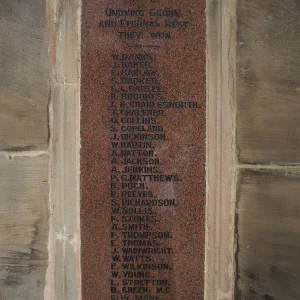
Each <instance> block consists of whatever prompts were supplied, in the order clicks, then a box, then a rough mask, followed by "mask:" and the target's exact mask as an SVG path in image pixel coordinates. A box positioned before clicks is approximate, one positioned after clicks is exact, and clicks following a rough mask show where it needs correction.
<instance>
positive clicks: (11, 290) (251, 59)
mask: <svg viewBox="0 0 300 300" xmlns="http://www.w3.org/2000/svg"><path fill="white" fill-rule="evenodd" d="M80 5H81V4H80V1H79V0H75V1H71V0H66V1H62V0H48V1H46V0H36V1H17V0H3V1H1V3H0V16H1V18H0V24H1V26H0V33H1V37H2V39H1V43H0V57H1V59H0V66H1V74H0V88H1V94H0V106H1V110H0V213H1V219H0V225H1V226H0V241H1V243H0V299H1V300H2V299H3V300H41V299H46V300H56V299H57V300H65V299H68V300H74V299H80V298H81V290H80V286H81V284H80V282H81V278H80V277H81V271H80V233H79V227H80V226H79V225H80V224H79V219H80V218H79V208H80V201H79V200H80V191H79V148H80V136H79V112H80V102H79V94H80V90H79V86H80V85H79V81H80V13H81V7H80ZM299 15H300V6H299V3H298V1H297V0H284V1H282V0H264V1H261V0H251V1H250V0H222V1H217V0H208V1H207V19H208V30H207V55H208V64H207V90H208V93H207V118H208V125H207V209H206V272H205V278H206V279H205V280H206V283H205V299H207V300H208V299H209V300H229V299H230V300H233V299H235V300H242V299H245V300H279V299H280V300H281V299H284V300H295V299H299V298H300V294H299V289H298V285H299V280H298V278H299V276H300V268H299V263H298V262H299V260H300V257H299V253H300V249H299V248H300V242H299V241H300V236H299V226H300V224H299V211H300V207H299V205H300V204H299V201H298V198H299V192H300V191H299V189H300V188H299V186H300V185H299V183H300V167H299V155H300V146H299V145H300V144H299V128H300V127H299V111H300V110H299V72H300V70H299V68H300V65H299V53H300V52H299V51H300V39H299V29H300V28H299V27H300V22H299Z"/></svg>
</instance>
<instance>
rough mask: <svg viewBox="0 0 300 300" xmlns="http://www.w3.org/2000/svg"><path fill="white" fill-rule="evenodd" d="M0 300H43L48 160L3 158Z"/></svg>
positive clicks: (0, 167)
mask: <svg viewBox="0 0 300 300" xmlns="http://www.w3.org/2000/svg"><path fill="white" fill-rule="evenodd" d="M0 212H1V218H0V241H1V243H0V299H1V300H41V299H43V293H44V286H45V274H46V269H47V264H48V254H47V245H48V231H49V230H48V156H46V155H43V156H38V157H14V158H12V159H10V160H9V158H7V157H4V156H0Z"/></svg>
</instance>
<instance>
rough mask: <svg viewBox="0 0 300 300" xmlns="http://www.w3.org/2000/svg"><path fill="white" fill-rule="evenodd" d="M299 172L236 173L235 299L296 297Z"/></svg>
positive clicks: (298, 292)
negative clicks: (236, 243)
mask: <svg viewBox="0 0 300 300" xmlns="http://www.w3.org/2000/svg"><path fill="white" fill-rule="evenodd" d="M299 194H300V174H299V172H291V171H268V170H256V171H251V170H244V171H242V172H241V173H240V175H239V185H238V209H237V213H238V219H237V238H238V251H237V286H236V298H235V299H236V300H242V299H243V300H282V299H284V300H296V299H300V290H299V277H300V264H299V261H300V232H299V228H300V201H299Z"/></svg>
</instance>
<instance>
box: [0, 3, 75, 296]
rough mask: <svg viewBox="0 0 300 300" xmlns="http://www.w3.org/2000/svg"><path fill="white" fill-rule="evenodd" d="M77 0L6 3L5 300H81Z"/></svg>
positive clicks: (0, 9)
mask: <svg viewBox="0 0 300 300" xmlns="http://www.w3.org/2000/svg"><path fill="white" fill-rule="evenodd" d="M79 21H80V2H79V1H54V0H49V1H46V0H36V1H16V0H4V1H1V3H0V24H1V26H0V34H1V43H0V57H1V59H0V67H1V75H0V88H1V95H0V106H1V110H0V213H1V219H0V224H1V226H0V240H1V243H0V299H1V300H41V299H49V300H50V299H59V300H62V299H72V300H73V299H79V297H80V284H79V282H80V271H79V268H80V267H79V265H80V260H79V241H80V239H79V215H78V214H79V189H78V186H79V179H78V178H79V156H78V153H79V125H78V124H77V122H78V121H79V110H80V106H79V88H78V86H79V73H80V68H79V67H80V54H79V53H80V44H79V43H80V34H79V33H80V31H79Z"/></svg>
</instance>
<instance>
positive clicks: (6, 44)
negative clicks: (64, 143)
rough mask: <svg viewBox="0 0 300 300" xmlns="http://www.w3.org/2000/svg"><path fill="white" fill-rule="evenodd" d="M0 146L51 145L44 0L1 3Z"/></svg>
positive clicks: (11, 147) (4, 0)
mask: <svg viewBox="0 0 300 300" xmlns="http://www.w3.org/2000/svg"><path fill="white" fill-rule="evenodd" d="M0 36H1V43H0V57H1V60H0V69H1V73H0V89H1V95H0V107H1V109H0V149H2V150H3V149H4V150H28V149H45V148H47V144H48V112H47V111H48V98H49V75H50V73H49V67H48V61H49V59H48V56H49V54H48V42H47V38H48V37H47V16H46V1H44V0H37V1H17V0H3V1H1V3H0Z"/></svg>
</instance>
